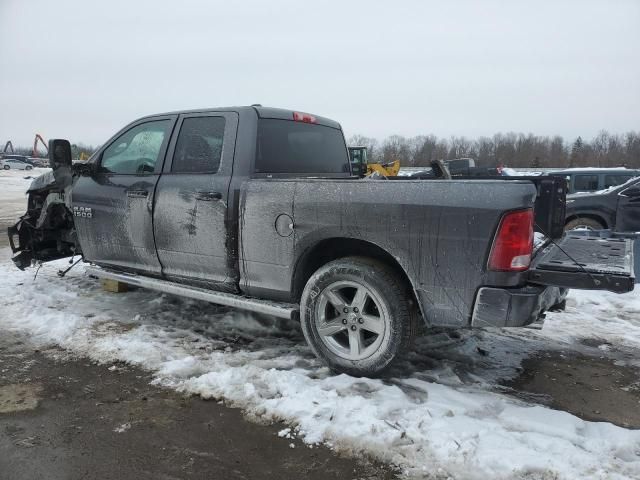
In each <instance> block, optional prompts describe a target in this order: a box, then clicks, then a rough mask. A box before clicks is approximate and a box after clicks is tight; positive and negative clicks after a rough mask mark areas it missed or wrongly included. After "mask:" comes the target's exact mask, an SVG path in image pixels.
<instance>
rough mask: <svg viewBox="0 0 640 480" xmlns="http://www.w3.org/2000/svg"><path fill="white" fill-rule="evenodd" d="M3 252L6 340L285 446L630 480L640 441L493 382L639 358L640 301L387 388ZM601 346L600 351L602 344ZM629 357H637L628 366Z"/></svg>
mask: <svg viewBox="0 0 640 480" xmlns="http://www.w3.org/2000/svg"><path fill="white" fill-rule="evenodd" d="M8 257H9V252H8V251H7V250H6V249H5V250H0V259H1V260H0V298H1V299H2V303H0V305H1V307H0V331H1V330H17V331H22V332H26V333H27V334H28V335H29V336H30V337H31V338H32V340H33V341H34V342H36V343H38V344H43V345H47V344H56V345H60V346H62V347H64V348H66V349H68V350H69V351H71V352H73V353H75V354H78V355H86V356H89V357H91V358H93V359H95V360H97V361H100V362H105V363H106V362H112V361H116V360H121V361H125V362H129V363H131V364H135V365H138V366H142V367H144V368H146V369H148V370H150V371H151V372H153V374H154V376H155V382H156V383H158V384H161V385H165V386H168V387H171V388H175V389H177V390H180V391H183V392H188V393H193V394H198V395H202V396H203V397H205V398H214V399H223V400H225V401H226V402H227V403H228V404H231V405H234V406H238V407H242V408H243V409H244V410H245V411H246V412H247V414H248V416H249V417H257V418H259V419H261V420H283V421H284V422H286V423H287V424H288V425H289V426H290V427H291V428H292V430H291V431H290V432H287V433H288V434H289V435H292V436H295V437H297V438H300V439H301V440H303V441H305V442H307V443H309V444H313V443H317V442H324V443H327V444H329V445H332V446H333V447H334V448H336V449H339V450H344V451H348V452H352V453H356V454H367V455H371V456H373V457H376V458H378V459H381V460H384V461H388V462H392V463H395V464H397V465H400V466H402V467H403V468H404V469H405V471H406V472H407V473H408V474H410V475H416V476H424V477H426V478H448V477H454V478H472V479H487V478H491V479H501V478H536V479H542V478H544V479H556V478H568V479H578V478H580V479H582V478H611V479H621V478H638V477H639V476H640V431H632V430H626V429H624V428H620V427H616V426H614V425H612V424H608V423H595V422H586V421H583V420H580V419H578V418H577V417H575V416H573V415H570V414H568V413H566V412H562V411H556V410H552V409H549V408H546V407H543V406H540V405H536V404H535V403H528V402H527V401H524V400H519V399H516V398H514V397H513V396H507V395H505V394H504V391H505V388H506V387H501V386H499V385H498V383H497V382H498V381H500V380H504V379H507V378H511V377H513V376H515V375H516V374H517V369H518V367H519V365H520V363H521V361H522V360H523V359H524V358H526V357H527V356H529V355H531V354H532V353H534V352H535V351H539V350H543V349H563V350H565V351H566V349H576V350H579V349H581V348H587V347H585V346H583V345H582V344H581V342H580V340H581V339H583V338H586V337H589V338H591V339H593V338H594V337H595V338H596V339H597V340H598V341H601V342H602V343H603V344H605V345H607V344H611V345H616V346H619V347H620V348H622V349H627V350H629V351H632V352H639V351H640V294H639V293H634V294H627V295H625V296H616V295H613V294H602V293H593V292H591V293H589V292H586V293H577V292H575V293H572V294H571V297H570V299H569V302H568V303H569V306H568V308H567V312H565V313H564V314H549V316H548V320H547V325H546V326H545V328H544V329H543V330H542V331H534V330H527V329H515V330H511V331H509V332H507V333H500V332H498V331H495V332H491V331H474V332H465V333H464V334H462V335H461V336H460V337H459V338H456V336H452V335H449V334H444V333H440V334H436V335H432V336H430V337H425V338H423V339H421V340H420V342H419V344H418V346H417V348H416V351H415V353H413V354H412V355H411V356H410V357H409V358H408V359H407V361H405V362H404V363H403V364H401V365H399V366H398V367H397V368H396V369H395V370H394V371H393V372H391V373H390V374H389V375H388V376H386V377H384V378H382V379H375V380H374V379H363V378H353V377H349V376H346V375H333V374H331V373H330V372H329V371H328V370H327V369H326V368H325V367H324V366H322V365H321V364H320V363H319V362H318V361H317V360H316V359H315V357H314V356H313V355H312V353H311V352H310V350H309V349H308V348H307V346H306V345H305V343H304V339H303V337H302V335H301V333H300V330H299V328H297V325H295V324H293V323H288V322H282V323H278V322H276V323H275V324H274V322H268V321H265V320H264V319H263V320H260V319H259V318H258V317H255V316H252V315H249V314H245V313H242V312H239V311H234V310H230V309H226V308H222V307H216V306H213V305H210V304H206V303H202V302H197V301H193V300H188V299H180V298H176V297H172V296H169V295H162V294H159V293H156V292H150V291H144V290H137V291H132V292H128V293H124V294H110V293H106V292H103V291H102V290H101V289H100V288H99V284H98V282H97V281H96V280H94V279H91V278H88V277H86V276H85V275H84V274H83V268H82V267H81V266H78V267H77V268H76V269H74V270H72V271H71V273H70V274H69V276H68V277H67V278H64V279H61V278H58V277H57V276H56V274H55V272H56V271H57V270H58V269H59V268H63V267H66V266H67V263H66V262H65V261H60V262H56V263H55V264H49V265H45V266H43V267H42V269H41V270H40V272H39V273H38V276H37V278H36V279H35V280H34V273H35V271H34V270H30V271H26V272H19V271H18V270H16V269H15V268H13V267H12V265H11V264H10V262H9V261H8ZM596 343H598V342H596ZM634 358H636V359H637V358H638V355H637V354H635V355H634Z"/></svg>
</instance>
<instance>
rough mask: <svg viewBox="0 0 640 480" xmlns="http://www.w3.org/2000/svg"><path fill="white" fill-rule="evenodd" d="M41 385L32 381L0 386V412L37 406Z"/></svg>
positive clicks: (19, 410)
mask: <svg viewBox="0 0 640 480" xmlns="http://www.w3.org/2000/svg"><path fill="white" fill-rule="evenodd" d="M41 390H42V386H41V385H39V384H33V383H18V384H11V385H5V386H4V387H0V413H9V412H21V411H23V410H33V409H34V408H36V407H37V406H38V401H39V399H40V398H39V397H38V395H39V393H40V391H41Z"/></svg>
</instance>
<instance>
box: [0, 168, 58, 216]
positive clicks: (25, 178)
mask: <svg viewBox="0 0 640 480" xmlns="http://www.w3.org/2000/svg"><path fill="white" fill-rule="evenodd" d="M48 171H49V169H48V168H36V169H33V170H0V225H7V224H11V223H13V222H15V221H16V220H17V219H18V218H20V216H22V215H24V212H25V210H26V208H27V196H26V195H25V192H26V191H27V188H29V185H31V182H32V181H33V179H34V178H35V177H38V176H40V175H42V174H43V173H45V172H48Z"/></svg>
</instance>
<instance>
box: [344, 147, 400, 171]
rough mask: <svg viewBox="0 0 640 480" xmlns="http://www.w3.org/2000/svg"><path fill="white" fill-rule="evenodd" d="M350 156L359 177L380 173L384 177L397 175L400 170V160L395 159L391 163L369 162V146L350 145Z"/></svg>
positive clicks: (352, 165)
mask: <svg viewBox="0 0 640 480" xmlns="http://www.w3.org/2000/svg"><path fill="white" fill-rule="evenodd" d="M349 158H350V161H351V171H352V172H353V174H354V175H358V176H359V177H368V176H369V175H373V174H374V173H375V174H378V175H382V176H383V177H395V176H397V175H398V173H399V172H400V161H399V160H394V161H393V162H389V163H369V162H367V147H362V146H358V147H349Z"/></svg>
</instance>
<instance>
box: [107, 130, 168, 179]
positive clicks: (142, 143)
mask: <svg viewBox="0 0 640 480" xmlns="http://www.w3.org/2000/svg"><path fill="white" fill-rule="evenodd" d="M170 124H171V121H170V120H156V121H153V122H147V123H142V124H140V125H136V126H135V127H133V128H131V129H129V130H127V131H126V132H125V133H123V134H122V135H120V137H118V138H117V139H116V140H115V141H114V142H113V143H112V144H111V145H109V146H108V147H107V148H106V149H105V151H104V152H103V153H102V161H101V163H100V166H101V170H102V171H103V172H108V173H120V174H129V175H132V174H145V173H153V172H154V171H155V167H156V163H157V162H158V157H159V156H160V150H161V149H162V144H163V142H164V139H165V138H166V136H167V131H168V129H169V126H170Z"/></svg>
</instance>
